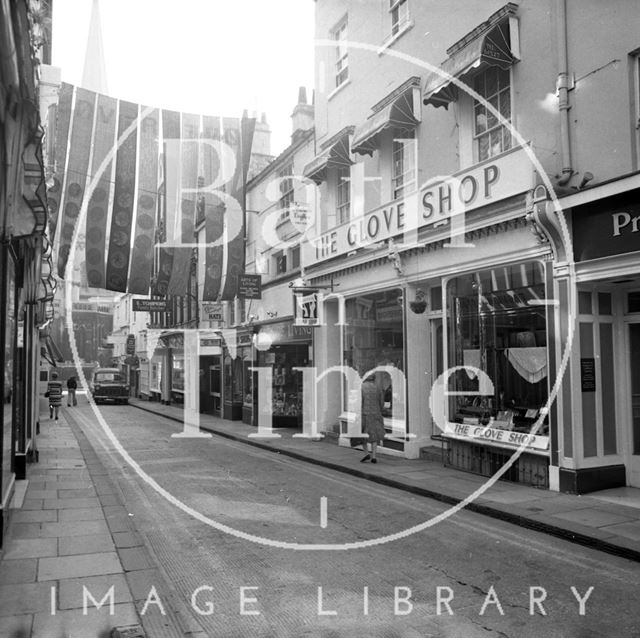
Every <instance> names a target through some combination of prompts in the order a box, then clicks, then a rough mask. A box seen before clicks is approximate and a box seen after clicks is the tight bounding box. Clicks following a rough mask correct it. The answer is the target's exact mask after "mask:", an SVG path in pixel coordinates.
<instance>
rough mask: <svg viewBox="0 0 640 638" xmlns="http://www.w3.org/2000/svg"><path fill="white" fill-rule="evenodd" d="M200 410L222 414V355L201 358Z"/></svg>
mask: <svg viewBox="0 0 640 638" xmlns="http://www.w3.org/2000/svg"><path fill="white" fill-rule="evenodd" d="M200 370H201V373H200V412H202V413H204V414H212V415H213V416H218V417H220V416H222V357H221V356H219V355H217V356H216V355H214V356H204V357H201V358H200Z"/></svg>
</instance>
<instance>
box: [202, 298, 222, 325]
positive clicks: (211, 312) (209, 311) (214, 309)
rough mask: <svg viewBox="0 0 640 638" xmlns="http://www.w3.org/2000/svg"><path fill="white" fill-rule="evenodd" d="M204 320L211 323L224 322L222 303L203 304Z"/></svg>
mask: <svg viewBox="0 0 640 638" xmlns="http://www.w3.org/2000/svg"><path fill="white" fill-rule="evenodd" d="M202 319H208V320H209V321H218V322H222V321H224V306H223V305H222V303H220V302H204V303H203V304H202Z"/></svg>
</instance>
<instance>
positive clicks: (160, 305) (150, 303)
mask: <svg viewBox="0 0 640 638" xmlns="http://www.w3.org/2000/svg"><path fill="white" fill-rule="evenodd" d="M131 308H132V310H133V312H169V300H168V299H132V305H131Z"/></svg>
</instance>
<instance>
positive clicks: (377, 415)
mask: <svg viewBox="0 0 640 638" xmlns="http://www.w3.org/2000/svg"><path fill="white" fill-rule="evenodd" d="M383 405H384V395H383V393H382V390H381V389H380V388H379V387H378V386H377V385H376V379H375V375H373V374H371V375H369V376H368V377H365V379H364V381H363V382H362V431H363V432H364V433H365V434H367V435H368V437H369V438H368V441H369V443H371V454H369V452H368V448H367V439H365V441H364V443H363V444H362V447H363V449H364V451H365V456H364V457H363V458H362V459H360V462H361V463H364V462H365V461H368V460H369V459H371V462H372V463H377V462H378V460H377V459H376V449H377V447H378V443H379V442H380V441H382V440H383V439H384V436H385V431H384V420H383V418H382V407H383Z"/></svg>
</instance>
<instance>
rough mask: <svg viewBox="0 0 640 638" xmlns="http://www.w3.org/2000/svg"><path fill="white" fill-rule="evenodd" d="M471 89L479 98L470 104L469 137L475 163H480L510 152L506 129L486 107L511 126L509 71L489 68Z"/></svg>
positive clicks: (475, 81) (480, 74)
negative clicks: (470, 129)
mask: <svg viewBox="0 0 640 638" xmlns="http://www.w3.org/2000/svg"><path fill="white" fill-rule="evenodd" d="M473 88H474V90H475V91H476V92H477V93H478V94H479V95H480V96H481V97H482V98H483V99H482V100H481V101H478V100H476V99H474V101H473V133H474V140H475V148H476V155H477V160H478V161H479V162H481V161H482V160H485V159H487V158H489V157H493V156H494V155H498V154H499V153H502V152H504V151H506V150H508V149H510V148H511V133H510V131H509V129H508V128H507V126H505V125H504V124H501V122H500V120H499V119H498V118H497V117H496V116H495V115H494V113H492V112H491V111H490V110H489V109H488V108H487V106H486V104H487V102H488V103H489V104H491V106H493V107H494V109H495V110H496V111H498V113H500V115H502V117H503V118H504V120H506V121H507V122H511V74H510V70H509V69H500V68H498V67H497V66H490V67H488V68H487V69H486V70H484V71H482V72H481V73H478V75H476V76H475V78H474V80H473ZM504 120H503V121H504Z"/></svg>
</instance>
